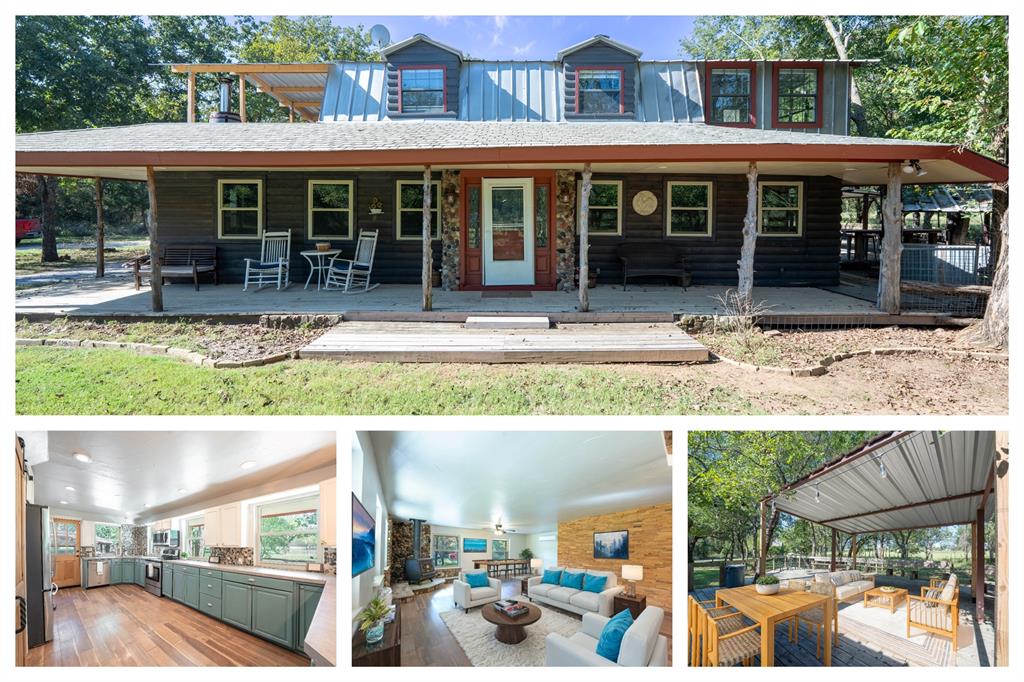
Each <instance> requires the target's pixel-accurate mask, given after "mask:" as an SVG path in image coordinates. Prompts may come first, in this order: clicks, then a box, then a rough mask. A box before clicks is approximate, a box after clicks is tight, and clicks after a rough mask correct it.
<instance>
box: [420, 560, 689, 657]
mask: <svg viewBox="0 0 1024 682" xmlns="http://www.w3.org/2000/svg"><path fill="white" fill-rule="evenodd" d="M520 585H521V583H520V581H519V580H518V579H515V580H506V581H503V582H502V584H501V596H502V597H503V598H505V599H508V598H510V597H515V596H518V595H519V594H521V592H520ZM401 608H402V666H403V667H406V666H469V665H472V664H471V663H470V662H469V659H468V658H467V657H466V653H465V652H464V651H463V650H462V647H461V646H459V643H458V641H457V640H456V639H455V637H454V636H453V635H452V633H451V632H450V631H449V630H448V627H447V626H446V625H445V624H444V621H443V620H441V614H442V613H443V612H445V611H450V610H451V609H452V608H454V596H453V594H452V586H451V584H448V585H447V586H446V587H444V588H443V589H440V590H436V591H434V592H430V593H429V594H420V595H417V596H416V597H415V598H413V599H411V600H409V601H407V602H403V603H402V605H401ZM544 608H554V607H551V606H549V605H548V604H545V605H544ZM554 610H556V611H559V612H560V613H564V614H565V615H567V616H572V617H574V618H579V617H580V616H579V614H575V613H570V612H569V611H562V610H561V609H554ZM661 634H663V635H665V636H666V637H668V661H669V665H671V664H672V614H671V613H666V614H665V620H664V622H663V623H662V626H661Z"/></svg>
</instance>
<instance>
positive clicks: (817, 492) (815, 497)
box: [814, 483, 821, 504]
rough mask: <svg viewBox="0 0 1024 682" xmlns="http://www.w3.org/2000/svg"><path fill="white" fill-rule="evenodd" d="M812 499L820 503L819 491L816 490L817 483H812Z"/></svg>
mask: <svg viewBox="0 0 1024 682" xmlns="http://www.w3.org/2000/svg"><path fill="white" fill-rule="evenodd" d="M814 501H815V502H818V503H819V504H820V503H821V491H820V490H818V484H817V483H815V484H814Z"/></svg>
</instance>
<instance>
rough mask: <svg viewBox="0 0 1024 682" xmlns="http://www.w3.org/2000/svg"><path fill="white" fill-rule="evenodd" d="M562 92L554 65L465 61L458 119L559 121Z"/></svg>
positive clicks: (559, 73) (562, 79) (561, 78)
mask: <svg viewBox="0 0 1024 682" xmlns="http://www.w3.org/2000/svg"><path fill="white" fill-rule="evenodd" d="M564 89H565V77H564V75H563V73H562V69H561V66H560V65H559V64H557V63H555V62H467V63H466V64H465V65H464V66H463V68H462V74H461V78H460V80H459V119H460V120H463V121H527V122H530V121H533V122H538V121H541V122H548V123H551V122H556V121H561V120H563V118H564V117H563V113H564V112H563V111H562V109H563V106H562V102H563V97H562V92H563V91H564Z"/></svg>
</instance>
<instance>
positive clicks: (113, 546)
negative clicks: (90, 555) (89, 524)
mask: <svg viewBox="0 0 1024 682" xmlns="http://www.w3.org/2000/svg"><path fill="white" fill-rule="evenodd" d="M120 551H121V526H119V525H117V524H116V523H97V524H96V553H97V554H119V553H120Z"/></svg>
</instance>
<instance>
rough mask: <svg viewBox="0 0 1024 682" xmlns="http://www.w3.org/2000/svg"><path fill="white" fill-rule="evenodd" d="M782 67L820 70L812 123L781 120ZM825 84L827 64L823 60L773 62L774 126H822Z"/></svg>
mask: <svg viewBox="0 0 1024 682" xmlns="http://www.w3.org/2000/svg"><path fill="white" fill-rule="evenodd" d="M782 69H814V70H815V71H817V72H818V94H817V98H818V101H817V103H816V104H815V108H814V121H813V122H811V123H786V122H783V121H779V72H780V71H782ZM824 86H825V65H824V64H823V63H821V62H775V63H774V64H772V127H773V128H821V127H822V125H824V124H823V123H822V116H821V110H822V104H823V91H824Z"/></svg>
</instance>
